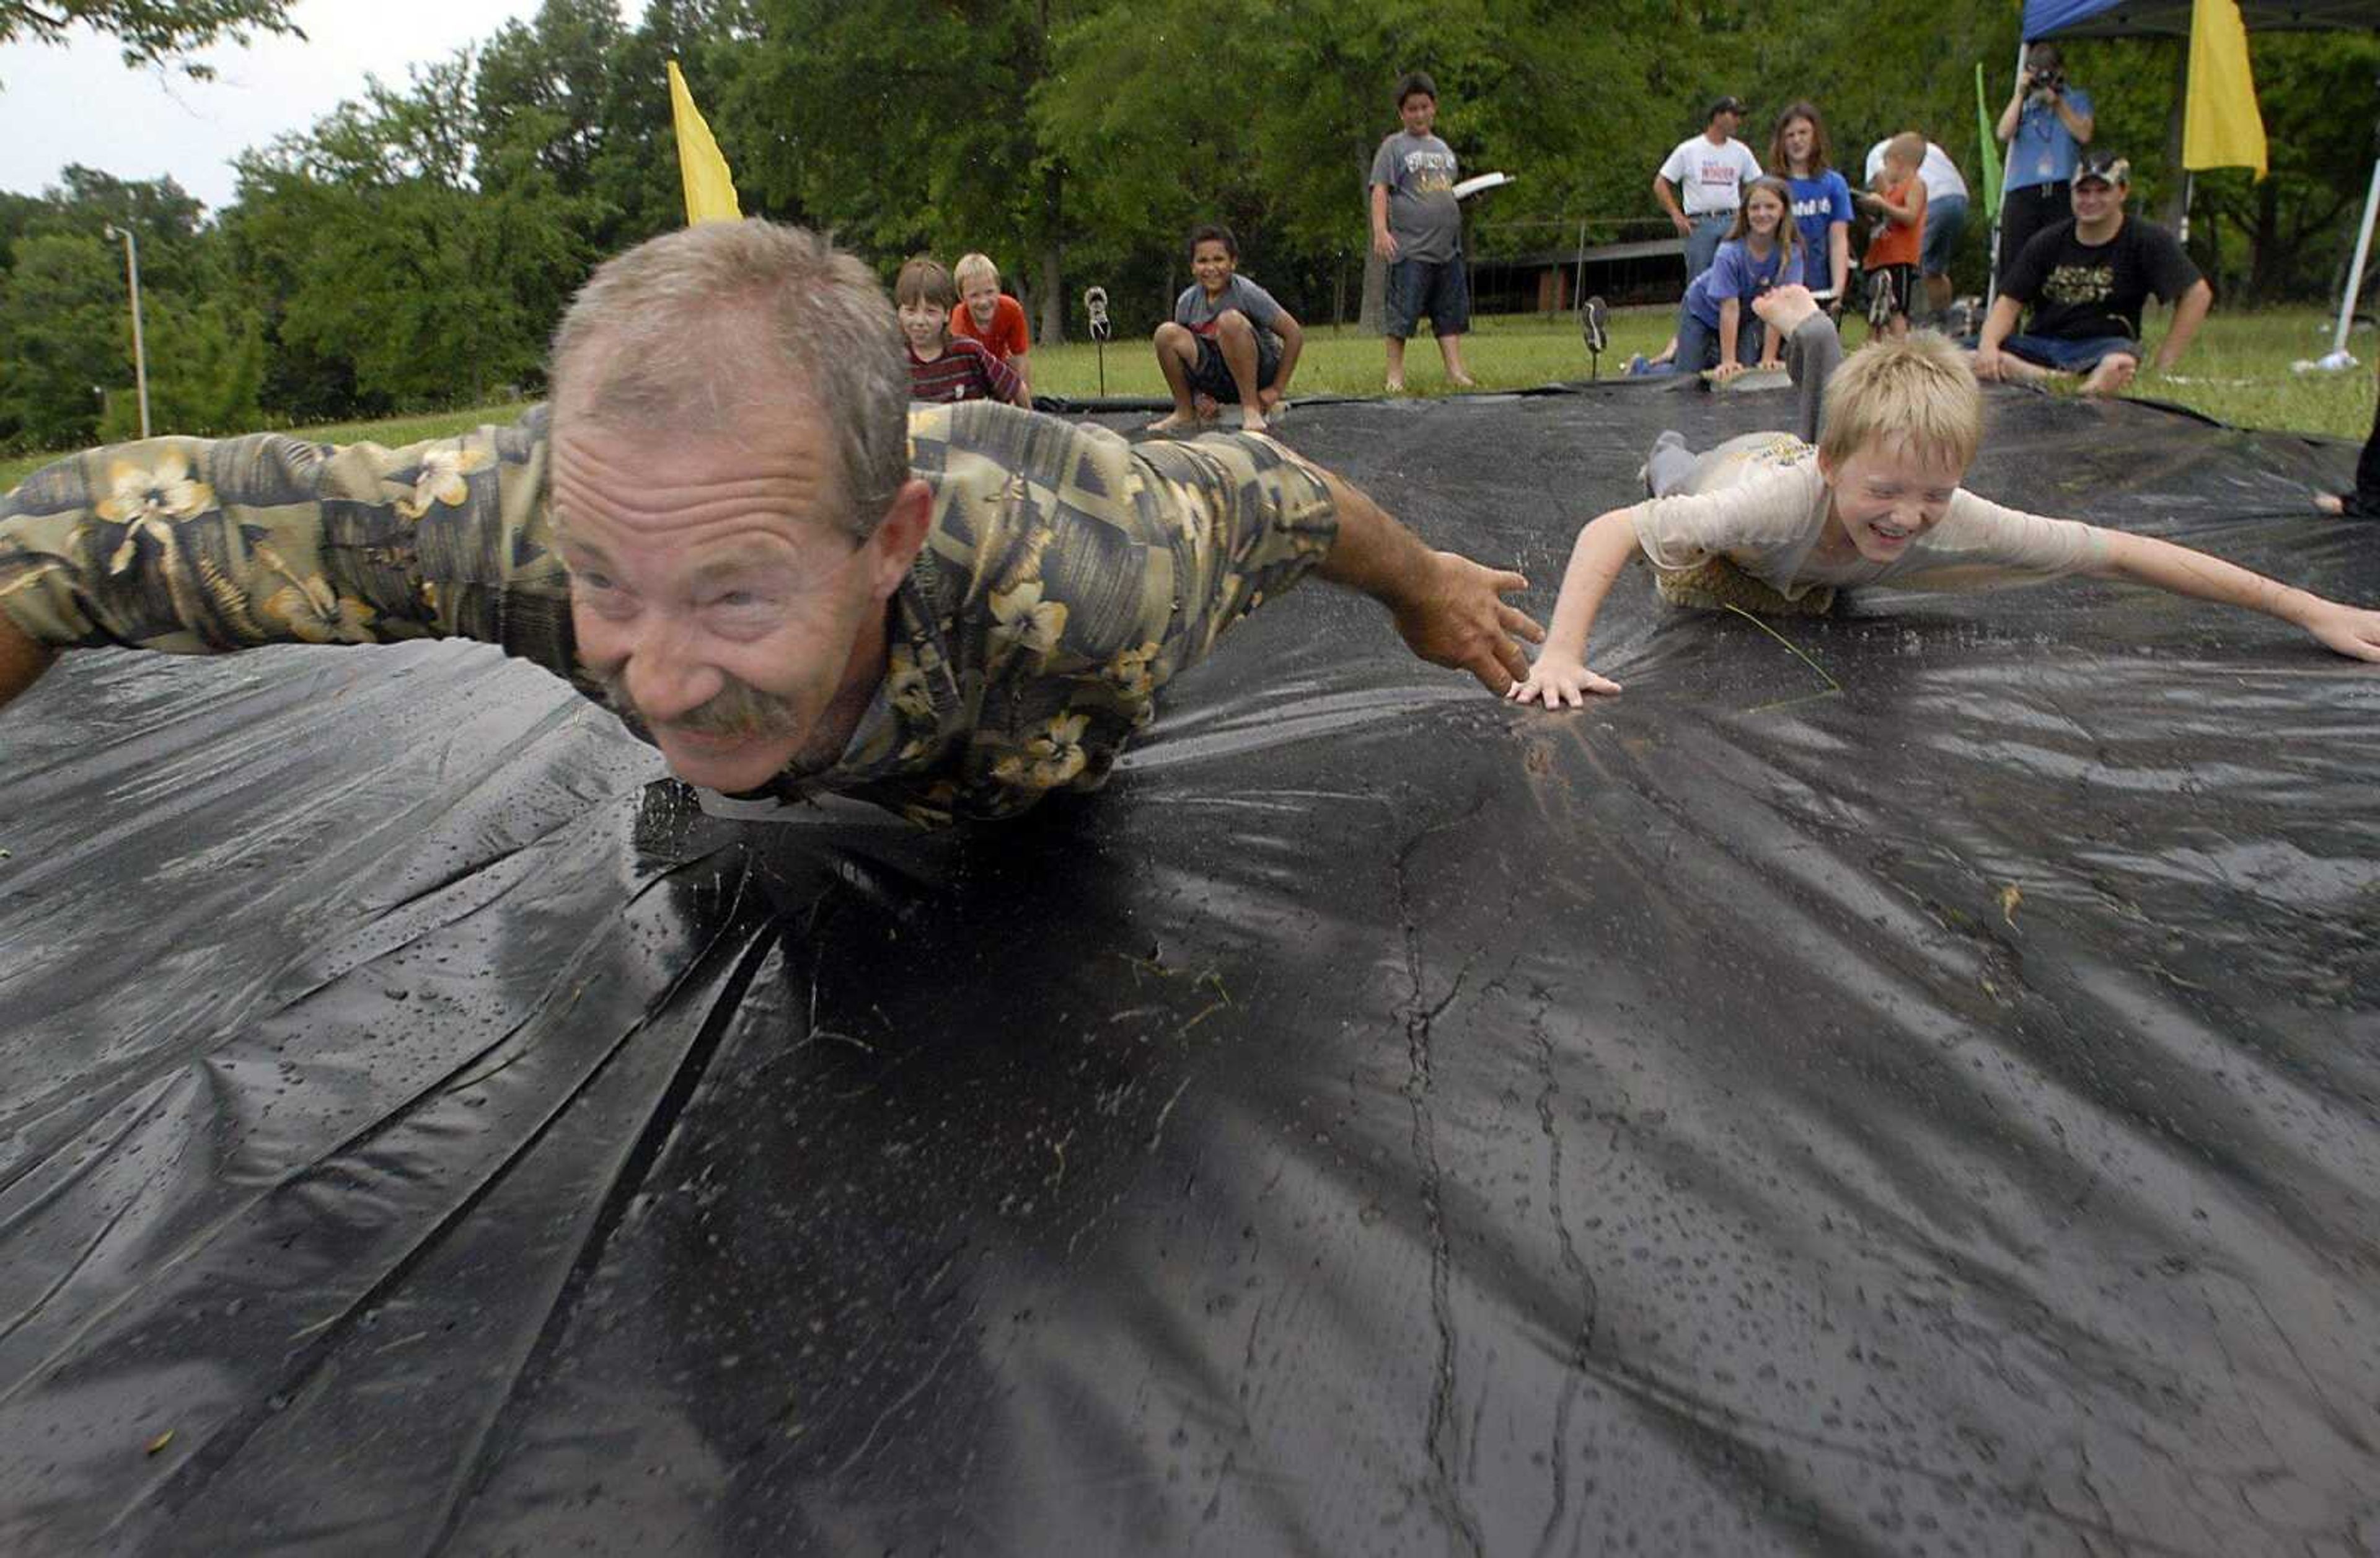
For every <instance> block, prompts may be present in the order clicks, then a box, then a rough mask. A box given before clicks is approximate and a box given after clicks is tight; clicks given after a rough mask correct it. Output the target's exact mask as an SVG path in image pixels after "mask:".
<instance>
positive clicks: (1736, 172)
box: [1653, 97, 1760, 286]
mask: <svg viewBox="0 0 2380 1558" xmlns="http://www.w3.org/2000/svg"><path fill="white" fill-rule="evenodd" d="M1743 113H1744V109H1743V99H1742V98H1740V97H1723V98H1720V99H1719V100H1718V102H1717V103H1712V104H1711V105H1710V113H1709V114H1708V115H1706V116H1705V117H1704V120H1703V132H1702V134H1700V135H1695V136H1689V137H1687V138H1686V139H1685V140H1682V141H1680V142H1678V148H1677V150H1676V151H1674V152H1670V157H1669V160H1668V161H1667V162H1665V163H1663V164H1661V171H1660V172H1658V173H1657V174H1655V175H1654V176H1653V198H1654V199H1655V200H1657V201H1660V202H1661V209H1662V210H1663V211H1666V212H1668V213H1670V223H1671V224H1672V225H1674V226H1676V228H1677V229H1678V237H1681V238H1683V239H1684V240H1685V244H1686V284H1687V285H1688V286H1693V285H1694V278H1695V277H1696V276H1698V275H1700V274H1703V273H1704V272H1705V271H1707V270H1709V269H1710V263H1711V256H1712V255H1714V254H1717V253H1718V246H1719V240H1720V239H1721V238H1724V237H1727V229H1728V227H1729V226H1730V225H1731V224H1732V223H1733V222H1734V221H1735V208H1736V207H1737V206H1739V205H1742V204H1743V187H1744V186H1745V185H1746V184H1749V183H1750V182H1752V181H1753V180H1754V179H1755V178H1757V177H1759V176H1760V161H1759V159H1758V158H1756V157H1755V156H1754V155H1753V154H1752V148H1751V147H1749V146H1746V145H1745V144H1744V143H1743V141H1741V140H1736V139H1735V131H1736V127H1738V126H1739V125H1741V124H1743ZM1681 199H1683V201H1685V203H1684V205H1683V206H1682V207H1681V206H1680V204H1679V203H1678V202H1679V201H1680V200H1681Z"/></svg>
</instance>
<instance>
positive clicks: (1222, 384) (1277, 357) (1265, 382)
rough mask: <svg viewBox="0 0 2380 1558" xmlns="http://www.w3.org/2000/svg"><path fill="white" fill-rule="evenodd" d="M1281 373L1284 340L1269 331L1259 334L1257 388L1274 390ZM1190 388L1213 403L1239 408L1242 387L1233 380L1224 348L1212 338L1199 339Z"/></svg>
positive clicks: (1191, 367)
mask: <svg viewBox="0 0 2380 1558" xmlns="http://www.w3.org/2000/svg"><path fill="white" fill-rule="evenodd" d="M1280 372H1281V337H1280V336H1278V335H1274V334H1273V333H1272V332H1271V331H1269V330H1259V331H1257V388H1258V389H1260V390H1261V389H1270V388H1271V387H1272V382H1273V380H1274V378H1276V377H1277V376H1278V375H1279V374H1280ZM1190 388H1191V389H1192V390H1193V391H1194V392H1196V393H1197V394H1199V395H1203V396H1207V397H1208V399H1210V400H1220V401H1221V402H1223V403H1224V404H1225V405H1227V406H1236V405H1238V404H1239V400H1240V386H1239V383H1237V381H1235V380H1234V379H1233V377H1232V365H1231V364H1230V363H1228V362H1226V361H1224V360H1223V348H1222V347H1219V346H1217V345H1216V344H1215V338H1214V337H1213V336H1212V335H1201V336H1199V337H1198V360H1197V361H1196V362H1194V363H1192V364H1191V365H1190Z"/></svg>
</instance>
